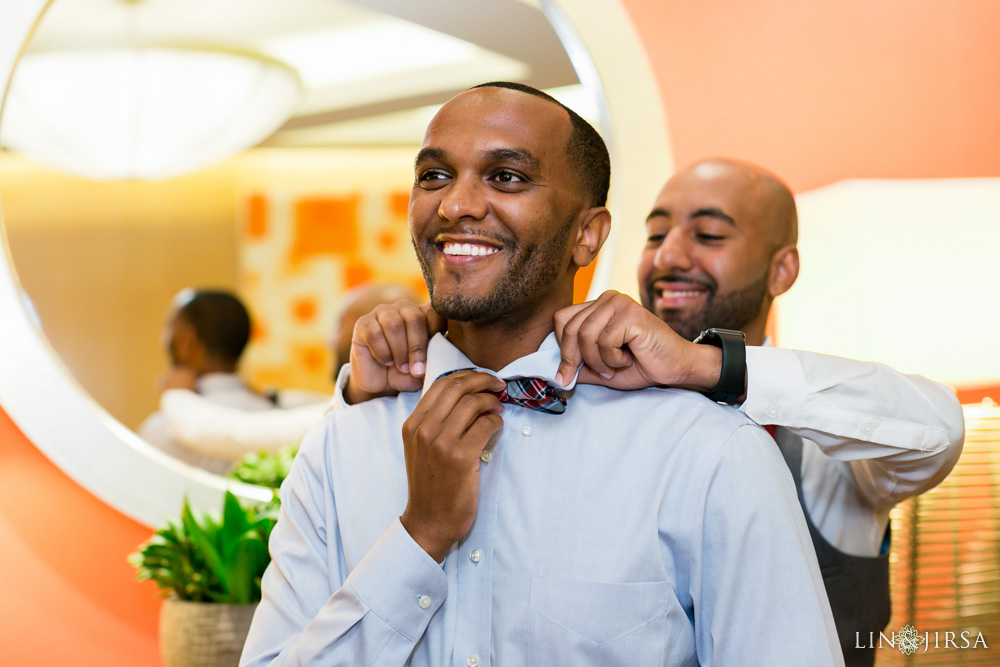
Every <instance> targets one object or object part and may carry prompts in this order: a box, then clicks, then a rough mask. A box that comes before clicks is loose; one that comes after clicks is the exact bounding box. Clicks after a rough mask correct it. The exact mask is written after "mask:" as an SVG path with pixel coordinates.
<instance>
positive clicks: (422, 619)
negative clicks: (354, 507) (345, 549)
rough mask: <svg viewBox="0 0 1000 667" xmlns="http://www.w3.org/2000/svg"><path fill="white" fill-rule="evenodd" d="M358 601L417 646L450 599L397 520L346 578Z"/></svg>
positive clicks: (443, 580) (435, 569) (434, 567)
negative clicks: (437, 612)
mask: <svg viewBox="0 0 1000 667" xmlns="http://www.w3.org/2000/svg"><path fill="white" fill-rule="evenodd" d="M346 583H347V584H349V585H350V586H351V587H352V588H354V591H355V593H357V595H358V598H359V599H361V600H362V601H363V602H364V604H365V605H366V606H367V607H368V608H369V609H371V611H372V613H374V614H376V615H377V616H378V617H379V618H381V619H382V620H383V621H385V623H386V624H388V625H389V626H391V627H392V628H393V629H394V630H396V632H399V633H400V634H402V635H404V636H405V637H407V638H408V639H409V640H411V641H413V642H416V641H417V640H418V639H420V637H421V636H422V635H423V634H424V631H425V630H426V629H427V624H428V623H430V620H431V618H432V617H433V616H434V613H435V612H436V611H437V610H438V609H439V608H440V607H441V605H442V604H443V603H444V599H445V597H446V596H447V595H448V579H447V576H446V575H445V573H444V570H443V569H442V568H441V566H440V565H439V564H438V563H436V562H434V559H433V558H431V557H430V555H429V554H428V553H427V552H426V551H424V550H423V549H422V548H420V545H418V544H417V543H416V542H414V541H413V538H412V537H410V534H409V533H408V532H406V529H405V528H403V524H402V523H400V521H399V519H396V520H395V521H393V523H392V525H390V526H389V528H388V530H386V531H385V533H383V534H382V537H380V538H379V540H378V541H377V542H376V543H375V544H374V545H373V546H372V548H371V549H370V550H369V551H368V553H367V555H365V557H364V558H363V559H362V560H361V562H359V563H358V565H357V567H355V568H354V570H353V571H352V572H351V574H350V575H349V576H348V578H347V582H346Z"/></svg>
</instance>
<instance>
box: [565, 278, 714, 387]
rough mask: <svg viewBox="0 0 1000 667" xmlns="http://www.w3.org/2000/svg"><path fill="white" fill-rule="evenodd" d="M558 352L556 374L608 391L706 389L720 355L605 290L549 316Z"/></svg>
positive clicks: (710, 381)
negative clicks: (653, 388)
mask: <svg viewBox="0 0 1000 667" xmlns="http://www.w3.org/2000/svg"><path fill="white" fill-rule="evenodd" d="M555 328H556V339H557V340H558V341H559V347H560V349H561V350H562V363H560V365H559V371H558V372H559V375H560V376H561V378H562V379H563V380H564V381H568V380H569V379H570V378H572V377H573V374H574V373H575V372H576V369H577V366H579V365H580V363H581V362H582V363H583V364H584V366H583V368H581V369H580V375H579V378H578V379H577V381H578V382H580V383H582V384H599V385H604V386H606V387H611V388H613V389H643V388H645V387H655V386H661V387H680V388H683V389H693V390H695V391H702V392H704V391H709V390H710V389H712V387H714V386H715V385H716V384H717V383H718V381H719V375H720V374H721V372H722V351H721V350H719V349H718V348H715V347H712V346H709V345H695V344H694V343H691V342H690V341H687V340H684V339H683V338H681V337H680V336H679V335H678V334H677V333H675V332H674V330H673V329H671V328H670V326H669V325H668V324H666V323H665V322H663V321H662V320H660V319H659V318H658V317H656V316H655V315H653V314H652V313H650V312H649V311H648V310H646V309H645V308H643V307H642V306H641V305H639V304H638V303H636V302H635V301H634V300H633V299H631V298H629V297H628V296H626V295H624V294H621V293H620V292H615V291H614V290H609V291H607V292H605V293H604V294H602V295H601V296H599V297H598V298H597V300H596V301H588V302H587V303H580V304H576V305H574V306H569V307H568V308H563V309H562V310H560V311H559V312H557V313H556V315H555Z"/></svg>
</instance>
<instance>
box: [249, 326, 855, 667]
mask: <svg viewBox="0 0 1000 667" xmlns="http://www.w3.org/2000/svg"><path fill="white" fill-rule="evenodd" d="M559 360H560V355H559V348H558V346H557V345H556V343H555V337H554V335H550V336H549V337H548V338H547V339H546V341H545V342H544V343H543V344H542V346H541V348H540V349H539V350H538V351H537V352H535V353H533V354H531V355H528V356H526V357H523V358H521V359H519V360H517V361H515V362H514V363H512V364H510V365H509V366H507V367H506V368H504V369H502V370H501V371H500V372H499V373H497V375H498V376H500V377H502V378H511V377H520V376H535V377H542V378H545V379H547V380H551V378H552V376H553V375H554V374H555V372H556V370H557V368H558V366H559ZM471 366H473V364H472V363H471V362H470V361H469V360H468V359H467V358H465V356H464V355H463V354H462V353H461V352H459V350H457V349H456V348H455V347H454V346H452V345H451V344H450V343H449V342H448V341H447V340H446V339H445V338H443V337H441V336H440V335H439V336H436V337H435V338H434V339H433V340H432V341H431V343H430V346H429V352H428V361H427V376H426V378H427V379H426V380H425V384H424V386H425V389H426V387H428V386H429V385H430V383H431V382H432V381H433V380H434V379H435V378H437V377H438V376H439V375H440V374H441V373H444V372H446V371H450V370H454V369H458V368H467V367H471ZM568 396H569V404H568V406H567V410H566V413H565V414H562V415H551V414H544V413H540V412H537V411H532V410H528V409H526V408H521V407H518V406H514V405H506V406H505V408H506V411H505V412H504V413H503V420H504V426H503V429H502V431H501V432H500V433H498V434H497V435H496V436H494V438H493V439H491V441H490V442H489V443H488V445H487V447H486V449H484V452H483V455H482V456H481V458H480V460H481V461H482V464H481V466H480V470H479V475H480V491H479V506H478V512H477V516H476V519H475V522H474V524H473V526H472V529H471V530H470V532H469V534H468V535H467V536H466V537H465V538H464V539H462V540H461V541H460V542H458V543H456V544H455V545H454V546H453V548H452V550H451V551H450V553H449V554H448V555H447V557H446V558H445V561H444V563H443V564H439V563H436V562H435V561H434V560H433V559H432V558H431V557H430V556H429V555H428V554H427V553H426V552H425V551H423V550H422V549H421V548H420V547H419V546H418V545H417V544H416V542H414V541H413V539H412V538H411V537H410V536H409V534H408V533H407V532H406V530H405V529H403V527H402V525H401V524H400V522H399V519H398V517H399V515H400V514H401V513H402V512H403V510H404V508H405V506H406V502H407V482H406V468H405V464H404V460H403V444H402V436H401V427H402V424H403V421H404V420H405V419H406V418H407V417H408V416H409V415H410V413H411V411H412V410H413V408H414V407H415V406H416V404H417V401H418V400H419V398H420V394H417V393H406V394H401V395H399V396H397V397H393V398H381V399H375V400H372V401H368V402H366V403H362V404H359V405H355V406H351V407H348V408H346V409H343V410H337V411H333V412H330V413H329V414H328V415H327V417H326V418H325V420H324V422H323V423H322V424H321V425H320V426H319V427H317V428H316V429H314V430H312V431H311V432H310V433H309V435H307V436H306V438H305V440H304V441H303V443H302V447H301V449H300V452H299V455H298V457H297V459H296V461H295V464H294V466H293V469H292V472H291V475H290V476H289V477H288V479H287V480H286V481H285V484H284V486H283V487H282V501H283V502H282V509H281V517H280V519H279V521H278V524H277V526H276V527H275V529H274V532H273V533H272V535H271V542H270V548H271V554H272V557H273V561H272V563H271V565H270V567H269V568H268V570H267V572H266V573H265V575H264V579H263V593H264V595H263V600H262V601H261V603H260V605H259V607H258V609H257V613H256V615H255V617H254V620H253V624H252V626H251V629H250V635H249V637H248V639H247V643H246V646H245V649H244V652H243V660H242V664H244V665H265V664H280V665H324V666H326V665H352V666H353V665H404V664H412V665H425V666H429V667H441V666H442V665H453V666H455V667H463V666H465V667H468V666H472V667H478V666H480V665H484V666H485V665H498V666H501V667H507V666H515V667H516V666H519V665H574V666H575V665H599V666H601V667H608V666H613V665H629V666H632V665H695V664H703V665H744V664H761V665H765V664H766V665H796V666H798V665H806V664H808V665H831V664H842V658H841V656H840V648H839V644H838V641H837V636H836V631H835V628H834V624H833V619H832V617H831V614H830V610H829V605H828V602H827V599H826V592H825V589H824V586H823V582H822V580H821V578H820V575H819V570H818V566H817V564H816V559H815V555H814V553H813V548H812V544H811V543H810V540H809V535H808V532H807V530H806V526H805V522H804V519H803V517H802V513H801V510H800V509H799V508H798V503H797V500H796V497H795V492H794V488H793V485H792V481H791V475H790V474H789V472H788V469H787V466H785V464H784V462H783V461H782V459H781V457H780V454H779V453H778V450H777V448H776V447H775V445H774V442H773V441H772V440H771V438H770V436H768V435H767V434H766V433H765V432H764V431H763V430H761V429H760V428H758V427H757V426H756V425H754V424H753V423H752V422H751V421H750V420H749V419H748V418H747V417H746V416H745V415H743V414H741V413H740V412H739V411H737V410H735V409H733V408H728V407H724V406H720V405H718V404H715V403H713V402H711V401H709V400H708V399H706V398H705V397H704V396H701V395H699V394H695V393H692V392H686V391H680V390H674V389H648V390H644V391H637V392H619V391H614V390H611V389H607V388H604V387H597V386H589V385H576V386H575V388H573V389H572V391H569V392H568Z"/></svg>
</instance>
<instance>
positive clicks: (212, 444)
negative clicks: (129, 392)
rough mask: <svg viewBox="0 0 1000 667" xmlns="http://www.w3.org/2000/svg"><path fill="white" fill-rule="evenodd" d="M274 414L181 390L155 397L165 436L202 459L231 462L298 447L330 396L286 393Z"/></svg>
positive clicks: (317, 419)
mask: <svg viewBox="0 0 1000 667" xmlns="http://www.w3.org/2000/svg"><path fill="white" fill-rule="evenodd" d="M278 400H279V403H278V406H277V407H275V406H270V407H275V409H273V410H266V411H257V412H247V411H245V410H236V409H233V408H227V407H225V406H222V405H218V404H217V403H214V402H212V401H209V400H206V399H205V398H203V397H201V396H199V395H198V394H196V393H194V392H191V391H187V390H186V389H168V390H167V391H165V392H163V394H162V395H161V396H160V410H161V412H162V413H163V414H164V415H165V416H166V419H167V422H168V424H169V429H170V435H171V436H172V437H173V438H174V440H176V441H177V442H179V443H181V444H182V445H183V446H184V447H185V448H187V449H189V450H191V451H194V452H199V453H201V454H203V455H205V456H212V457H218V458H224V459H231V460H236V459H239V458H240V457H241V456H243V455H244V454H246V453H247V452H257V451H261V450H265V451H270V452H273V451H275V450H276V449H279V448H280V447H284V446H286V445H297V444H299V442H300V441H301V440H302V437H303V436H304V435H305V434H306V432H307V431H309V429H311V428H312V427H313V426H315V425H316V424H318V423H319V422H320V421H322V419H323V415H324V414H325V413H326V411H327V410H328V409H329V408H330V403H331V397H330V396H329V394H326V395H324V394H319V393H316V392H306V391H298V390H294V389H286V390H283V391H282V392H280V393H279V394H278Z"/></svg>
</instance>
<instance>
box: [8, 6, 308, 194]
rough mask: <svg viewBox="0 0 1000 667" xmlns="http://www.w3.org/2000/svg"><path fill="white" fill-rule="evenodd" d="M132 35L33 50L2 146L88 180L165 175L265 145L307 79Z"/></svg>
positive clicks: (14, 88)
mask: <svg viewBox="0 0 1000 667" xmlns="http://www.w3.org/2000/svg"><path fill="white" fill-rule="evenodd" d="M129 9H134V8H129ZM131 41H132V42H133V43H134V44H135V45H132V46H124V47H110V48H88V49H73V50H59V51H47V52H37V53H32V52H29V53H27V54H25V56H24V57H23V58H22V60H21V62H20V64H19V65H18V68H17V70H16V71H15V73H14V77H13V80H12V82H11V88H10V92H9V94H8V96H7V102H6V106H5V108H4V116H3V123H2V127H0V130H2V134H0V140H2V142H3V144H4V145H5V146H7V147H8V148H10V149H11V150H13V151H16V152H18V153H22V154H23V155H25V156H27V157H30V158H33V159H35V160H37V161H39V162H42V163H44V164H46V165H49V166H51V167H54V168H56V169H59V170H61V171H65V172H69V173H72V174H75V175H77V176H82V177H84V178H90V179H94V180H123V179H144V180H152V179H161V178H167V177H171V176H177V175H179V174H183V173H186V172H190V171H194V170H196V169H199V168H201V167H204V166H207V165H209V164H211V163H213V162H216V161H219V160H222V159H224V158H226V157H229V156H230V155H234V154H236V153H239V152H241V151H243V150H245V149H247V148H250V147H252V146H254V145H256V144H258V143H259V142H260V141H262V140H263V139H265V138H267V137H268V136H270V135H271V134H272V133H273V132H274V131H275V130H276V129H277V128H278V127H280V126H281V125H282V124H283V123H284V122H285V121H286V120H287V119H288V118H289V117H290V116H291V114H292V113H293V112H294V111H295V109H296V107H297V106H298V103H299V99H300V95H301V85H300V81H299V76H298V74H297V73H296V72H295V70H293V69H291V68H290V67H288V66H286V65H284V64H282V63H279V62H277V61H274V60H270V59H266V58H263V57H260V56H256V55H246V54H240V53H230V52H223V51H216V50H207V49H200V48H199V49H192V48H177V47H162V46H150V45H139V44H138V40H137V39H135V38H134V35H133V39H132V40H131Z"/></svg>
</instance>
